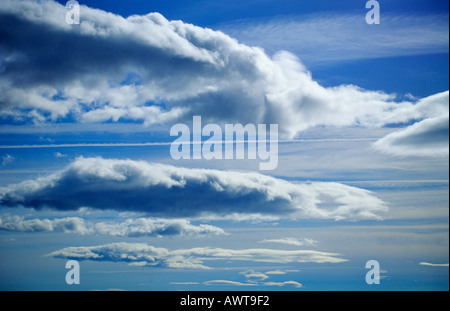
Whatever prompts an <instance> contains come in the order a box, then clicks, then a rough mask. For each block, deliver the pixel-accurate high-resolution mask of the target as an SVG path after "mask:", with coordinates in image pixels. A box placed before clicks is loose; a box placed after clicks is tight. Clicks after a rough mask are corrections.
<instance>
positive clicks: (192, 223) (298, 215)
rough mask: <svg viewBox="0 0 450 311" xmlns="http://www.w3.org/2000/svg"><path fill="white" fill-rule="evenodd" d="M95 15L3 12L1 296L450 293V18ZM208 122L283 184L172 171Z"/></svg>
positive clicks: (19, 5)
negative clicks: (242, 141)
mask: <svg viewBox="0 0 450 311" xmlns="http://www.w3.org/2000/svg"><path fill="white" fill-rule="evenodd" d="M79 3H80V5H81V10H80V24H79V25H69V24H67V23H66V21H65V16H66V13H67V9H66V7H65V1H59V2H54V1H40V2H35V1H6V2H5V4H4V5H2V7H1V8H0V15H1V16H0V39H1V41H0V42H1V44H0V89H1V90H2V91H1V94H0V157H1V159H0V254H1V256H0V289H2V290H107V289H123V290H293V291H304V290H448V284H449V271H448V262H449V258H448V251H449V248H448V247H449V241H448V236H449V235H448V207H449V194H448V191H449V188H448V187H449V184H448V174H449V164H448V156H449V153H448V150H449V147H448V135H449V130H448V117H449V113H448V84H449V79H448V76H449V73H448V68H449V65H448V59H449V57H448V12H449V10H448V3H447V2H445V1H395V2H392V1H379V3H380V8H381V23H380V24H379V25H367V24H366V23H365V15H366V13H367V11H368V9H366V8H365V1H345V2H336V1H288V0H286V1H246V2H242V1H239V2H238V1H227V2H223V1H189V2H186V1H128V2H126V3H125V2H123V1H79ZM149 13H151V14H149ZM147 14H149V15H147ZM194 115H199V116H201V117H202V122H203V123H202V124H203V125H205V124H207V123H215V124H218V125H219V126H221V127H222V128H223V126H224V124H230V123H231V124H238V123H239V124H278V127H279V135H280V140H279V143H278V165H277V167H276V169H274V170H269V171H261V170H260V169H259V162H260V160H259V159H256V160H253V159H243V160H238V159H229V160H221V159H214V160H206V159H204V158H202V159H199V160H195V159H183V160H175V159H173V158H172V157H171V154H170V146H171V143H172V142H173V140H174V139H175V137H171V136H170V129H171V127H172V126H173V125H174V124H176V123H183V124H186V125H187V126H188V127H190V128H191V129H192V120H193V119H192V117H193V116H194ZM69 259H76V260H78V261H79V262H80V267H81V284H79V285H68V284H66V282H65V274H66V273H67V271H68V270H67V269H65V263H66V261H67V260H69ZM368 260H377V261H378V262H379V263H380V266H381V284H379V285H368V284H366V282H365V275H366V273H367V272H368V269H366V268H365V264H366V262H367V261H368Z"/></svg>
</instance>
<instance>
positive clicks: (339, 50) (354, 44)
mask: <svg viewBox="0 0 450 311" xmlns="http://www.w3.org/2000/svg"><path fill="white" fill-rule="evenodd" d="M364 17H365V15H364V12H358V14H352V13H342V12H340V13H328V14H327V13H322V14H311V15H298V16H282V17H278V18H273V19H270V20H267V19H264V20H258V19H246V20H237V21H234V22H228V23H226V24H221V25H218V26H216V28H218V29H220V30H222V31H224V32H225V33H227V34H229V35H230V36H232V37H234V38H237V39H239V41H241V42H243V43H245V44H247V45H251V46H261V47H264V49H265V50H266V51H267V53H269V54H271V53H275V52H276V51H278V50H288V51H291V52H294V53H295V54H297V55H299V56H300V57H301V58H302V59H303V60H304V61H306V62H307V63H308V64H320V63H323V62H336V61H345V60H355V59H364V58H379V57H392V56H405V55H421V54H430V53H448V45H449V39H448V13H441V14H422V15H418V14H416V15H412V14H401V13H400V14H397V15H394V14H392V13H390V14H389V13H383V14H382V22H381V23H380V24H379V25H377V27H371V25H367V24H366V22H365V19H364Z"/></svg>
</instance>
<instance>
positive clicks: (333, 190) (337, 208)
mask: <svg viewBox="0 0 450 311" xmlns="http://www.w3.org/2000/svg"><path fill="white" fill-rule="evenodd" d="M0 204H1V205H3V206H9V207H16V206H24V207H30V208H35V209H42V208H52V209H56V210H78V209H80V208H82V207H90V208H94V209H99V210H109V209H113V210H118V211H134V212H143V213H146V214H148V215H152V216H154V217H155V216H156V217H166V218H167V217H200V216H211V217H212V216H214V215H217V216H218V217H219V218H220V217H227V216H229V215H232V214H260V215H269V216H275V217H278V218H285V217H290V218H297V219H300V218H316V219H317V218H319V219H335V220H341V219H381V218H382V217H383V215H384V214H385V213H386V212H387V206H386V204H385V203H384V202H383V201H382V200H380V199H378V198H377V197H376V196H374V195H373V194H372V193H371V192H370V191H368V190H364V189H360V188H356V187H351V186H347V185H343V184H340V183H335V182H312V183H295V184H294V183H291V182H289V181H286V180H283V179H278V178H274V177H270V176H266V175H262V174H259V173H243V172H235V171H220V170H207V169H188V168H182V167H175V166H170V165H162V164H154V163H148V162H145V161H132V160H117V159H103V158H83V157H80V158H77V159H76V160H75V161H74V162H73V163H71V164H70V165H68V166H67V167H66V168H65V169H63V170H61V171H59V172H57V173H54V174H51V175H49V176H47V177H42V178H38V179H35V180H27V181H24V182H22V183H19V184H14V185H10V186H8V187H3V188H0Z"/></svg>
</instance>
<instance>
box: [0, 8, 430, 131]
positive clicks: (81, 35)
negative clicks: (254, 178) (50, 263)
mask: <svg viewBox="0 0 450 311" xmlns="http://www.w3.org/2000/svg"><path fill="white" fill-rule="evenodd" d="M65 15H66V9H65V7H64V6H62V5H60V4H58V3H56V2H53V1H49V0H48V1H39V2H38V1H11V0H6V1H3V3H2V6H1V7H0V17H1V18H0V36H1V37H2V38H3V40H2V46H1V47H0V64H1V67H0V70H1V72H2V75H1V76H0V86H1V88H2V90H4V91H2V93H1V95H0V102H2V105H1V108H0V116H2V117H9V118H11V119H15V120H21V121H23V120H28V121H30V120H31V121H33V122H39V123H41V122H49V121H50V122H51V121H54V120H58V119H63V118H66V117H71V119H74V120H77V121H79V122H103V121H108V120H111V121H113V122H120V121H121V120H133V121H135V122H140V123H144V124H147V125H150V124H155V123H169V124H170V123H175V122H179V121H187V120H192V115H201V116H202V117H203V118H204V120H205V121H214V122H232V123H242V124H246V123H254V124H259V123H266V124H269V123H277V124H279V129H280V132H281V133H280V134H281V137H293V136H295V135H296V133H298V132H299V131H302V130H304V129H307V128H309V127H313V126H319V125H325V126H326V125H331V126H352V125H362V126H382V125H385V124H387V123H396V122H406V121H409V120H411V112H412V111H416V110H417V109H416V106H417V105H418V104H417V103H415V102H396V101H395V96H394V95H390V94H385V93H383V92H378V91H377V92H375V91H367V90H363V89H360V88H358V87H357V86H353V85H342V86H338V87H332V88H325V87H322V86H321V85H319V84H318V83H317V82H316V81H314V80H313V79H312V77H311V75H310V73H309V72H308V71H307V70H306V69H305V67H304V66H303V65H302V63H301V62H300V60H299V59H298V58H297V57H296V56H294V55H293V54H291V53H288V52H279V53H277V54H275V55H274V56H273V57H269V56H268V55H266V54H265V53H264V51H263V50H262V49H260V48H255V47H249V46H246V45H243V44H239V43H238V42H237V40H235V39H233V38H231V37H229V36H228V35H226V34H224V33H222V32H219V31H213V30H211V29H207V28H201V27H196V26H194V25H191V24H187V23H183V22H181V21H168V20H166V19H165V18H164V17H163V16H162V15H160V14H158V13H150V14H147V15H143V16H138V15H133V16H130V17H128V18H123V17H121V16H118V15H114V14H111V13H107V12H104V11H101V10H96V9H91V8H88V7H85V6H81V18H80V21H81V23H80V25H68V24H67V23H66V22H65ZM61 47H62V48H63V49H64V50H65V51H69V52H68V53H61ZM399 111H401V112H402V113H399ZM404 112H406V113H404ZM423 117H424V116H419V118H423Z"/></svg>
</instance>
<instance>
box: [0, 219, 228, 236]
mask: <svg viewBox="0 0 450 311" xmlns="http://www.w3.org/2000/svg"><path fill="white" fill-rule="evenodd" d="M0 230H3V231H14V232H43V231H47V232H52V231H54V232H64V233H74V234H81V235H86V234H99V235H109V236H126V237H142V236H148V237H163V236H174V235H182V236H203V235H220V234H226V233H225V231H224V230H222V229H221V228H218V227H215V226H211V225H204V224H201V225H198V226H195V225H192V224H191V223H190V222H189V221H188V220H185V219H151V218H137V219H127V220H125V221H123V222H95V223H93V222H86V221H85V220H84V219H83V218H80V217H66V218H57V219H37V218H33V219H25V218H24V217H23V216H17V215H12V216H11V215H0Z"/></svg>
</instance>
